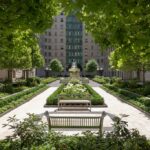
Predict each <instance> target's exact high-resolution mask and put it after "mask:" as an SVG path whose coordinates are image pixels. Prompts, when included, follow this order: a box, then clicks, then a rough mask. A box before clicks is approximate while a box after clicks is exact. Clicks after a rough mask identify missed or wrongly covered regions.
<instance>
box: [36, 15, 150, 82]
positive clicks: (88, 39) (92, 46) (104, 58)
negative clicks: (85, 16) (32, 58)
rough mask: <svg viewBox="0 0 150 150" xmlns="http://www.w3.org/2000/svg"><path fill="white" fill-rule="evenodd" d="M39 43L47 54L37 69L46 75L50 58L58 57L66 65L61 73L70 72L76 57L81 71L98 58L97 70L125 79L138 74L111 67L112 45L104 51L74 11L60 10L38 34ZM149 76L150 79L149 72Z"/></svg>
mask: <svg viewBox="0 0 150 150" xmlns="http://www.w3.org/2000/svg"><path fill="white" fill-rule="evenodd" d="M39 44H40V47H41V52H42V55H43V56H44V58H45V67H44V68H41V69H37V76H45V75H46V72H47V71H48V70H47V69H48V66H49V63H50V61H51V60H52V59H54V58H57V59H59V60H60V61H61V62H62V64H63V66H64V68H65V70H64V72H63V74H62V75H65V74H67V71H68V68H69V67H70V66H71V64H72V62H73V61H76V63H77V65H78V67H79V68H80V70H81V72H82V70H83V68H84V67H85V64H86V63H87V62H88V60H90V59H95V60H96V61H97V63H98V64H99V67H98V70H99V71H98V72H99V73H100V74H103V75H104V76H118V77H121V78H123V79H130V78H135V77H136V74H135V73H134V72H122V71H116V70H112V69H110V67H109V61H108V56H109V54H110V52H111V51H112V50H113V49H112V48H108V49H106V50H105V51H102V50H101V48H100V46H99V45H98V44H96V43H95V41H94V39H93V37H92V36H91V34H90V33H87V32H86V29H85V25H84V24H83V23H82V22H81V21H79V20H78V19H77V18H76V17H75V16H74V15H69V16H65V15H64V13H61V14H60V15H59V16H56V17H55V18H54V23H53V26H52V27H51V28H49V29H47V30H46V31H45V32H44V33H43V34H41V35H40V36H39ZM48 72H50V71H48ZM146 79H148V80H149V73H148V72H147V73H146Z"/></svg>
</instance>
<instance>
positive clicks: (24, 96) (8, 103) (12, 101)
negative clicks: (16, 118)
mask: <svg viewBox="0 0 150 150" xmlns="http://www.w3.org/2000/svg"><path fill="white" fill-rule="evenodd" d="M45 88H47V87H46V86H45V85H39V86H37V87H34V88H31V89H28V90H26V91H22V92H20V93H17V94H16V95H13V96H9V97H6V98H4V99H2V98H1V99H0V113H3V112H5V111H7V110H9V109H12V108H15V107H16V106H17V105H19V104H21V103H22V102H24V101H26V100H28V99H29V98H31V97H32V96H33V95H35V94H36V93H38V92H39V91H40V90H43V89H45Z"/></svg>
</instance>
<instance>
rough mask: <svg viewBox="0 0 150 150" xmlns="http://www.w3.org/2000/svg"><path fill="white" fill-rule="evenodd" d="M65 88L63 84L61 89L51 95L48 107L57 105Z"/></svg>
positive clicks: (47, 102) (47, 101)
mask: <svg viewBox="0 0 150 150" xmlns="http://www.w3.org/2000/svg"><path fill="white" fill-rule="evenodd" d="M64 87H65V85H64V84H61V85H60V87H59V88H58V89H57V90H56V91H55V92H54V93H53V94H52V95H50V96H49V97H48V98H47V100H46V105H57V102H58V95H59V94H60V93H61V91H62V89H63V88H64Z"/></svg>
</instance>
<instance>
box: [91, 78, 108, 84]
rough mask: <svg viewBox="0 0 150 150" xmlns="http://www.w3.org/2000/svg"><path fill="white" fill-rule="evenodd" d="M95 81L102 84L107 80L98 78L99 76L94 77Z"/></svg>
mask: <svg viewBox="0 0 150 150" xmlns="http://www.w3.org/2000/svg"><path fill="white" fill-rule="evenodd" d="M93 81H96V82H98V83H100V84H105V83H106V81H105V80H104V78H97V77H95V78H94V79H93Z"/></svg>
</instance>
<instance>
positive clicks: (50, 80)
mask: <svg viewBox="0 0 150 150" xmlns="http://www.w3.org/2000/svg"><path fill="white" fill-rule="evenodd" d="M56 80H57V78H52V77H48V78H44V79H42V83H44V84H48V83H51V82H54V81H56Z"/></svg>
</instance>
